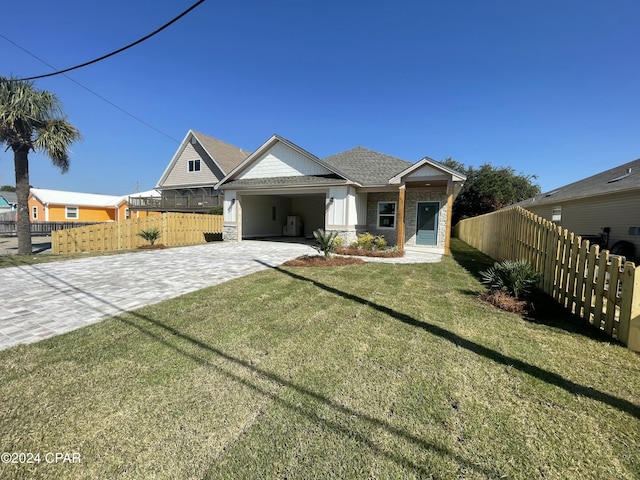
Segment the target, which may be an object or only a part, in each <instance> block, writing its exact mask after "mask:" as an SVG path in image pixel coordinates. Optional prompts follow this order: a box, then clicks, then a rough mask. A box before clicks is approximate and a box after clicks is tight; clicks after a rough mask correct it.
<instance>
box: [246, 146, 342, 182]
mask: <svg viewBox="0 0 640 480" xmlns="http://www.w3.org/2000/svg"><path fill="white" fill-rule="evenodd" d="M329 173H331V172H330V171H329V170H327V169H326V168H324V167H322V166H321V165H319V164H318V163H316V162H314V161H313V160H310V159H309V158H307V157H305V156H304V155H302V154H300V153H299V152H297V151H296V150H294V149H292V148H290V147H288V146H286V145H284V144H282V143H276V144H275V145H274V146H273V147H271V148H270V149H269V150H268V151H267V152H265V153H264V154H263V155H262V156H260V157H259V158H258V159H257V160H255V161H254V163H253V165H251V167H249V168H248V169H247V170H245V171H244V172H242V173H241V174H240V175H238V178H246V179H249V178H275V177H297V176H302V175H327V174H329Z"/></svg>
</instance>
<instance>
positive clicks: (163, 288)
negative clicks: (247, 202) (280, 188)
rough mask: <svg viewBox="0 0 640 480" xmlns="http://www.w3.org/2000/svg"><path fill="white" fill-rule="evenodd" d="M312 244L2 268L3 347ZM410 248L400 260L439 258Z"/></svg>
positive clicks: (221, 278)
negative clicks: (412, 250) (410, 250)
mask: <svg viewBox="0 0 640 480" xmlns="http://www.w3.org/2000/svg"><path fill="white" fill-rule="evenodd" d="M314 253H315V250H313V249H312V248H311V247H310V246H308V245H304V244H297V243H284V242H263V241H243V242H241V243H232V242H229V243H226V242H223V243H210V244H206V245H197V246H192V247H181V248H169V249H164V250H148V251H144V252H134V253H126V254H120V255H105V256H100V257H88V258H81V259H77V260H69V261H62V262H53V263H44V264H40V265H29V266H24V267H11V268H4V269H0V284H2V285H3V288H2V291H1V292H0V350H2V349H6V348H9V347H11V346H13V345H17V344H20V343H33V342H37V341H39V340H42V339H44V338H48V337H51V336H54V335H59V334H61V333H64V332H68V331H71V330H75V329H77V328H80V327H83V326H85V325H89V324H92V323H95V322H98V321H100V320H103V319H105V318H108V317H111V316H114V315H117V314H119V313H122V312H126V311H130V310H134V309H136V308H139V307H142V306H144V305H150V304H153V303H158V302H161V301H163V300H167V299H170V298H173V297H177V296H179V295H183V294H185V293H189V292H193V291H195V290H199V289H202V288H205V287H209V286H212V285H216V284H218V283H222V282H225V281H227V280H230V279H232V278H237V277H240V276H243V275H247V274H249V273H253V272H257V271H259V270H263V269H265V268H269V267H273V266H277V265H280V264H282V263H283V262H285V261H286V260H289V259H291V258H295V257H297V256H300V255H304V254H314ZM439 259H440V256H439V255H434V254H427V253H424V252H408V253H407V255H405V257H403V258H400V259H389V260H390V261H394V262H433V261H439Z"/></svg>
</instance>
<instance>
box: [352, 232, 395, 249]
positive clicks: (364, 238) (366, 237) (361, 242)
mask: <svg viewBox="0 0 640 480" xmlns="http://www.w3.org/2000/svg"><path fill="white" fill-rule="evenodd" d="M351 248H357V249H359V250H372V251H375V250H385V249H386V248H387V241H386V240H385V239H384V237H383V236H381V235H377V236H373V235H372V234H371V233H369V232H364V233H361V234H360V235H358V239H357V240H356V241H355V242H353V243H352V244H351Z"/></svg>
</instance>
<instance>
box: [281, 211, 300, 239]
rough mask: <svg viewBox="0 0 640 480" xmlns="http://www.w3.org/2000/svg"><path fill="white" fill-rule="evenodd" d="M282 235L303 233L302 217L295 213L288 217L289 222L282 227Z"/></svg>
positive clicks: (293, 235)
mask: <svg viewBox="0 0 640 480" xmlns="http://www.w3.org/2000/svg"><path fill="white" fill-rule="evenodd" d="M282 235H284V236H285V237H299V236H300V235H302V219H301V218H300V217H297V216H295V215H290V216H288V217H287V224H286V225H285V226H284V227H282Z"/></svg>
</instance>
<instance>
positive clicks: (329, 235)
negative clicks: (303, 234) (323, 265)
mask: <svg viewBox="0 0 640 480" xmlns="http://www.w3.org/2000/svg"><path fill="white" fill-rule="evenodd" d="M313 236H314V237H315V239H316V244H315V245H314V246H313V248H315V249H316V250H317V251H318V252H320V253H322V254H324V256H325V258H328V257H330V256H331V254H332V253H333V252H334V251H335V249H336V237H337V236H338V232H335V231H334V232H325V231H324V230H323V229H321V228H319V229H318V230H315V231H314V232H313Z"/></svg>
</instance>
